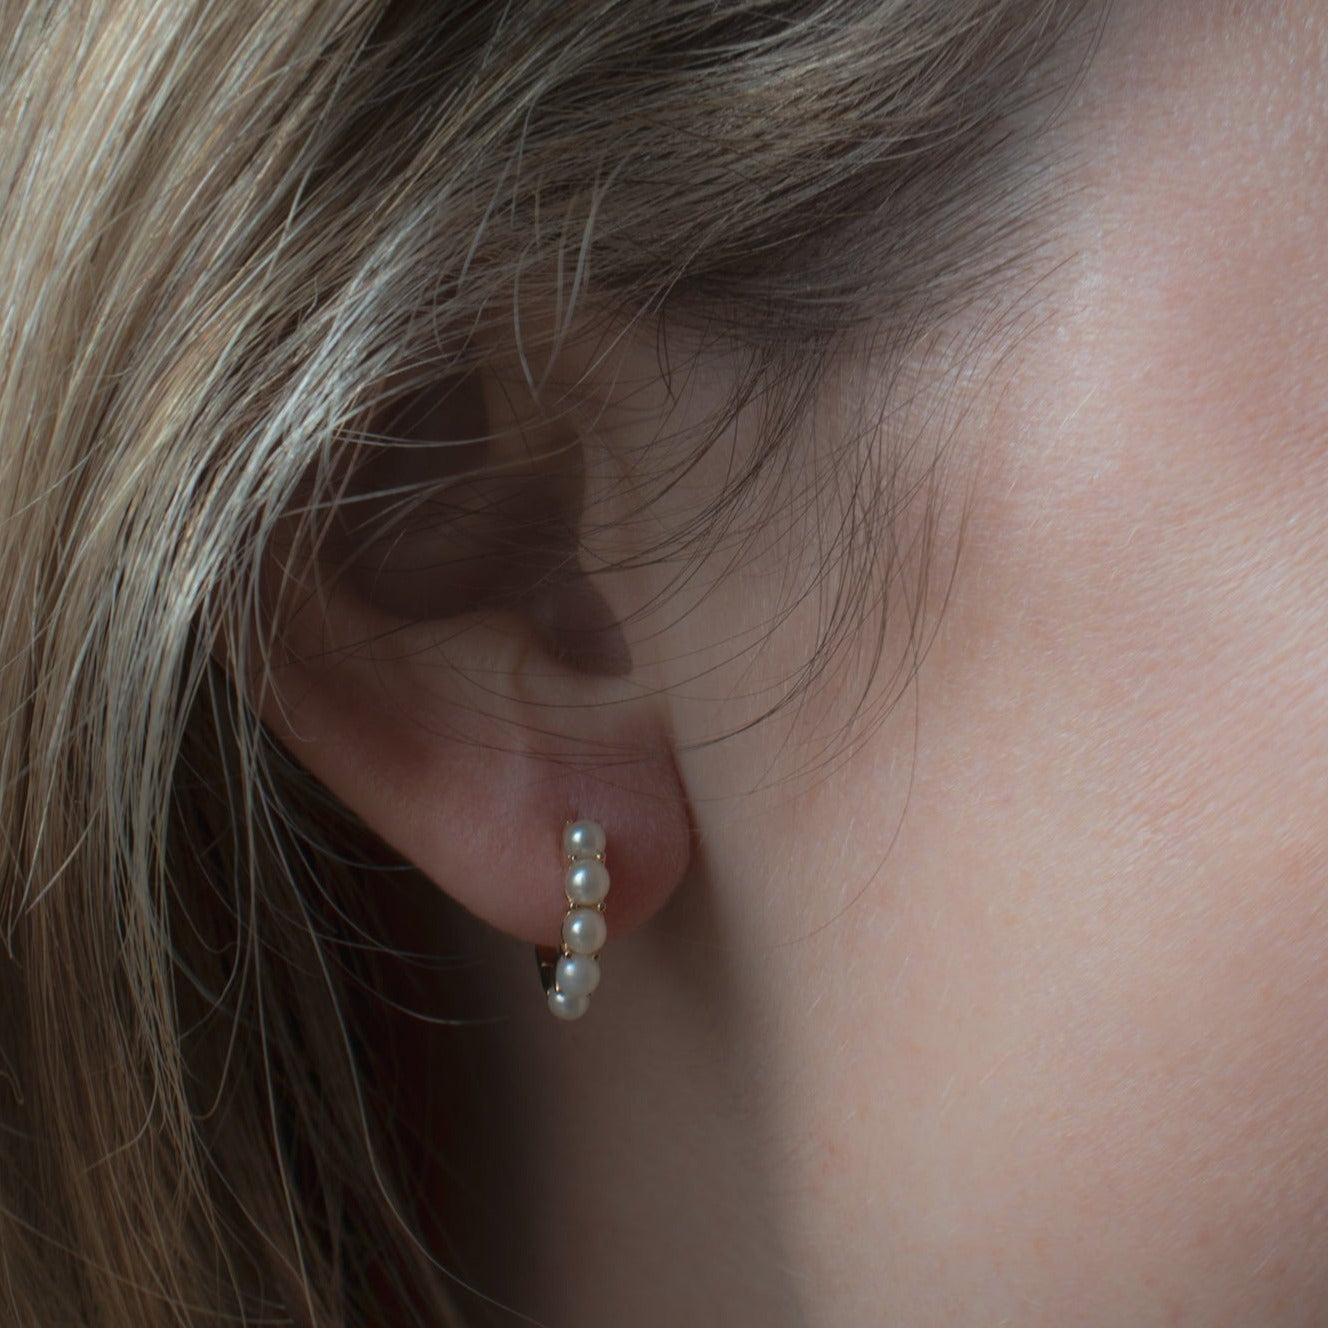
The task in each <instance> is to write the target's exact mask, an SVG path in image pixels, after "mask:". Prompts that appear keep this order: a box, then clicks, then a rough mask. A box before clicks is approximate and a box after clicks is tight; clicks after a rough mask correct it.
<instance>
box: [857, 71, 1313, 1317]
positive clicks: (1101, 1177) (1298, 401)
mask: <svg viewBox="0 0 1328 1328" xmlns="http://www.w3.org/2000/svg"><path fill="white" fill-rule="evenodd" d="M1316 58H1317V57H1316ZM1293 72H1294V71H1282V75H1281V76H1279V77H1278V78H1276V79H1272V78H1271V76H1269V75H1267V71H1264V72H1263V73H1262V74H1259V71H1257V70H1256V71H1255V72H1254V73H1252V74H1250V75H1249V80H1250V82H1249V86H1246V87H1243V88H1242V85H1241V81H1240V79H1239V78H1236V79H1235V80H1233V82H1232V84H1231V86H1230V87H1229V88H1228V90H1227V96H1228V100H1229V102H1232V103H1240V102H1241V97H1242V95H1247V96H1248V97H1250V98H1254V94H1255V93H1256V92H1258V93H1259V95H1260V96H1261V97H1263V98H1264V102H1263V103H1262V105H1263V110H1261V111H1256V109H1255V108H1252V107H1251V106H1249V105H1245V104H1243V103H1241V104H1240V105H1237V106H1236V107H1235V109H1233V110H1232V115H1233V117H1234V118H1236V119H1238V120H1240V122H1241V123H1244V124H1251V125H1258V124H1264V123H1268V122H1269V111H1268V107H1269V105H1273V104H1275V102H1276V97H1277V95H1278V93H1279V89H1280V90H1281V92H1285V93H1287V95H1291V93H1294V92H1295V90H1296V89H1297V88H1298V87H1300V86H1301V84H1300V83H1299V82H1297V78H1296V77H1293V76H1292V74H1293ZM1313 72H1314V71H1309V72H1308V73H1307V72H1305V71H1301V74H1300V75H1299V77H1301V78H1302V79H1303V78H1308V77H1309V76H1310V73H1313ZM1256 75H1257V77H1256ZM1261 79H1262V80H1263V81H1260V80H1261ZM1256 84H1257V86H1255V85H1256ZM1145 85H1146V79H1145ZM1268 98H1272V102H1269V101H1268ZM1197 100H1199V101H1202V99H1197ZM1254 100H1256V101H1257V100H1258V99H1257V98H1254ZM1139 116H1140V119H1139V121H1138V123H1137V124H1130V123H1127V124H1125V125H1122V126H1121V130H1120V131H1121V134H1122V138H1123V139H1125V138H1128V139H1129V140H1130V141H1131V143H1132V145H1133V146H1132V154H1133V155H1132V159H1133V160H1134V161H1135V162H1136V163H1137V162H1139V161H1140V160H1142V161H1145V162H1146V163H1147V170H1146V171H1143V170H1141V169H1140V168H1138V167H1137V166H1131V167H1130V168H1128V169H1127V168H1124V167H1122V168H1120V170H1119V171H1118V172H1117V173H1116V174H1114V175H1113V176H1112V178H1111V179H1110V180H1109V181H1108V180H1103V181H1099V183H1100V184H1101V185H1102V190H1101V194H1100V200H1099V202H1098V204H1097V205H1096V206H1095V207H1090V208H1089V209H1088V210H1087V212H1086V215H1085V217H1084V227H1085V229H1084V232H1083V233H1082V234H1079V235H1076V236H1073V237H1072V239H1071V243H1072V246H1073V247H1075V248H1076V249H1077V250H1079V251H1080V252H1082V253H1084V254H1085V255H1087V256H1086V257H1085V258H1084V260H1083V262H1082V264H1081V266H1080V269H1079V271H1080V274H1081V282H1080V285H1079V288H1078V290H1077V291H1076V292H1075V293H1074V296H1073V298H1072V299H1071V300H1070V301H1068V303H1067V308H1068V312H1067V313H1066V315H1065V317H1064V318H1063V319H1062V320H1061V321H1060V322H1059V323H1058V324H1056V325H1055V326H1048V327H1045V328H1044V329H1043V330H1042V331H1040V332H1039V333H1038V334H1037V335H1036V336H1035V337H1034V338H1031V339H1030V340H1029V341H1028V342H1027V343H1026V344H1025V346H1024V348H1023V350H1022V352H1021V355H1022V356H1023V364H1024V366H1025V368H1024V371H1023V373H1022V374H1020V375H1018V376H1017V377H1016V383H1015V387H1014V390H1013V392H1012V393H1011V395H1010V396H1009V397H1008V398H1007V400H1006V402H1005V403H1004V405H1003V410H1008V414H1002V415H1001V416H1000V418H999V419H998V420H997V422H996V426H995V428H994V429H993V430H992V434H993V436H994V437H995V438H996V439H998V440H1000V441H999V442H997V443H995V444H993V445H991V446H989V448H988V450H987V452H986V453H985V455H984V464H985V467H986V469H985V470H984V472H983V479H982V481H981V485H980V490H979V498H978V501H977V505H976V509H975V517H974V521H973V523H972V525H971V527H970V530H969V537H968V539H967V541H966V548H965V553H964V568H965V571H964V577H963V584H962V586H961V587H960V589H959V591H958V593H957V594H956V596H955V598H954V601H953V603H952V605H951V612H950V615H949V620H948V622H947V624H946V627H945V630H944V632H943V637H942V641H941V644H940V648H939V649H938V652H937V654H936V656H935V657H934V659H933V660H932V661H931V662H930V663H929V672H930V673H931V676H932V679H933V685H932V688H931V690H930V695H929V701H930V706H929V712H930V714H929V719H928V725H929V728H930V737H929V739H928V741H927V742H926V743H925V744H924V748H923V751H922V753H921V756H920V762H919V782H918V784H917V786H916V793H915V808H916V807H919V806H925V807H926V808H927V810H928V813H929V816H930V818H931V820H930V829H929V831H927V832H925V833H920V834H917V835H915V836H914V839H915V841H916V842H915V844H914V845H913V847H912V848H911V849H910V850H909V851H910V852H912V853H913V854H914V855H915V856H914V859H913V862H912V863H911V864H910V865H913V866H915V868H916V876H917V878H918V879H919V880H923V879H925V880H927V881H928V884H927V886H926V889H927V891H928V893H929V900H928V908H927V909H926V910H925V911H924V910H922V909H920V908H919V909H917V910H915V911H914V912H912V913H910V914H909V915H908V918H907V923H906V925H904V926H903V927H902V931H901V934H906V939H901V940H900V942H899V944H900V947H901V948H900V954H899V955H898V956H896V958H902V955H903V954H904V953H905V952H906V953H907V955H908V957H909V962H910V965H911V968H912V972H913V974H914V977H913V978H912V979H911V982H910V984H907V990H906V994H905V997H904V999H903V1001H902V1003H901V1005H900V1007H899V1011H897V1012H895V1013H891V1014H889V1015H888V1016H886V1017H885V1019H884V1021H883V1024H882V1029H883V1032H884V1033H885V1035H886V1036H888V1037H890V1038H892V1039H893V1040H894V1041H895V1043H896V1045H898V1046H900V1047H901V1048H902V1049H903V1055H904V1056H905V1058H906V1063H907V1065H908V1071H907V1074H908V1076H909V1077H911V1078H912V1081H913V1083H914V1084H918V1083H921V1084H925V1085H927V1086H928V1090H929V1091H930V1090H935V1092H934V1095H933V1096H930V1097H929V1096H927V1094H926V1093H924V1094H923V1096H922V1097H920V1098H918V1099H917V1101H918V1104H919V1105H918V1108H917V1114H916V1115H915V1116H913V1117H910V1118H909V1120H908V1124H907V1128H908V1130H909V1131H910V1133H911V1135H912V1139H911V1143H910V1148H909V1149H908V1150H905V1151H906V1152H907V1153H908V1155H909V1156H910V1158H911V1159H912V1161H911V1162H910V1164H909V1166H910V1169H911V1170H912V1171H913V1173H914V1174H915V1177H916V1186H915V1190H914V1193H915V1194H925V1195H926V1196H927V1199H926V1206H925V1217H926V1220H925V1221H924V1222H923V1223H922V1224H921V1225H920V1226H919V1225H918V1224H917V1223H916V1216H917V1215H916V1212H914V1213H911V1214H910V1215H909V1218H908V1221H909V1222H910V1223H912V1224H913V1229H914V1231H918V1230H920V1231H922V1232H924V1233H927V1232H930V1233H932V1234H933V1235H935V1236H936V1238H937V1242H938V1243H937V1245H936V1247H935V1248H940V1247H941V1246H940V1240H941V1236H940V1233H949V1234H948V1236H946V1237H945V1242H946V1243H945V1248H947V1249H949V1248H951V1247H952V1242H953V1240H954V1238H955V1235H956V1233H959V1234H960V1236H961V1238H962V1239H965V1240H968V1241H971V1242H972V1245H973V1247H974V1248H981V1249H982V1250H983V1251H984V1255H983V1258H984V1259H985V1260H986V1263H987V1266H988V1268H989V1269H990V1267H991V1266H992V1265H993V1263H994V1264H995V1265H996V1266H998V1267H999V1270H1000V1272H999V1277H1000V1278H1001V1279H1002V1280H1003V1281H1004V1282H1005V1284H1006V1287H1007V1289H1008V1292H1009V1295H1010V1296H1011V1298H1012V1303H1014V1304H1017V1303H1019V1297H1020V1295H1021V1294H1026V1295H1027V1296H1028V1297H1029V1298H1030V1299H1029V1301H1027V1302H1025V1303H1032V1298H1036V1299H1037V1301H1038V1304H1039V1305H1040V1309H1039V1311H1038V1313H1039V1315H1041V1316H1045V1315H1046V1314H1047V1313H1048V1311H1049V1309H1051V1308H1053V1307H1054V1308H1055V1309H1056V1310H1057V1311H1058V1312H1059V1313H1060V1315H1061V1316H1062V1317H1061V1319H1060V1321H1065V1322H1068V1321H1086V1322H1093V1323H1098V1322H1104V1323H1118V1322H1127V1321H1133V1322H1148V1323H1152V1322H1159V1321H1160V1322H1169V1321H1174V1322H1177V1323H1182V1322H1183V1323H1190V1322H1194V1323H1199V1322H1202V1323H1205V1324H1217V1323H1221V1324H1248V1323H1254V1322H1260V1323H1273V1322H1277V1323H1281V1322H1295V1323H1304V1322H1310V1321H1317V1319H1316V1318H1315V1311H1314V1308H1313V1307H1314V1306H1315V1305H1318V1306H1319V1307H1320V1308H1321V1307H1322V1305H1323V1304H1324V1303H1325V1298H1328V1271H1325V1270H1326V1269H1328V1260H1326V1259H1325V1254H1326V1253H1328V1244H1326V1242H1328V373H1325V369H1326V368H1328V362H1326V361H1325V354H1324V349H1323V348H1325V347H1328V289H1326V288H1325V287H1324V284H1323V280H1322V273H1323V272H1324V271H1326V270H1328V237H1326V236H1324V235H1323V234H1322V232H1323V229H1324V228H1323V227H1322V226H1321V225H1318V224H1316V225H1315V226H1314V227H1313V228H1311V227H1309V226H1307V224H1306V218H1307V217H1309V216H1315V217H1319V218H1321V217H1323V216H1328V187H1325V180H1326V179H1328V173H1325V171H1324V169H1323V168H1322V166H1320V165H1319V162H1321V161H1322V160H1324V159H1326V158H1325V157H1324V156H1322V155H1316V153H1322V150H1323V149H1324V148H1326V147H1328V144H1326V143H1324V142H1322V141H1321V140H1322V138H1323V131H1322V126H1321V125H1320V124H1319V123H1318V121H1316V120H1315V119H1314V118H1313V117H1305V118H1304V121H1303V123H1302V122H1296V123H1295V124H1294V125H1293V127H1292V128H1291V129H1288V130H1287V131H1286V132H1285V133H1283V134H1281V136H1280V137H1279V138H1278V141H1277V144H1273V143H1266V144H1262V145H1260V144H1259V143H1255V142H1249V143H1240V142H1236V143H1232V142H1230V141H1227V142H1226V143H1224V144H1222V143H1217V144H1214V145H1213V146H1212V147H1211V151H1209V152H1208V154H1207V155H1206V156H1205V157H1204V158H1203V160H1202V162H1198V163H1197V162H1196V161H1194V160H1193V159H1192V158H1191V156H1189V155H1187V152H1189V150H1190V145H1193V144H1195V143H1199V142H1203V141H1205V140H1204V136H1203V133H1202V131H1201V129H1200V128H1198V127H1197V126H1193V125H1191V126H1186V125H1183V124H1178V122H1177V115H1176V114H1172V115H1171V116H1170V118H1169V120H1168V121H1167V123H1166V135H1165V136H1164V135H1163V134H1162V132H1161V130H1159V128H1158V124H1157V121H1156V119H1155V118H1150V117H1151V112H1150V110H1149V108H1148V107H1147V106H1146V105H1145V106H1143V107H1141V108H1140V110H1139ZM1261 117H1262V118H1261ZM1181 118H1183V117H1181ZM1271 118H1272V119H1273V120H1276V119H1278V117H1277V116H1272V117H1271ZM1127 119H1128V117H1127ZM1164 138H1165V141H1164ZM1311 140H1312V141H1313V144H1314V145H1316V153H1310V152H1309V150H1308V149H1309V146H1310V145H1311ZM1182 147H1184V148H1185V149H1186V150H1185V151H1182V150H1181V148H1182ZM1256 149H1258V150H1256ZM1224 154H1229V155H1230V159H1228V157H1227V156H1226V155H1224ZM1307 162H1308V163H1310V165H1309V166H1308V167H1307V165H1306V163H1307ZM1200 167H1202V169H1201V168H1200ZM1136 170H1139V173H1137V174H1136V173H1135V172H1136ZM1231 179H1239V180H1241V181H1243V182H1244V183H1243V185H1242V186H1241V194H1242V197H1243V196H1244V195H1248V197H1247V198H1245V201H1244V202H1243V203H1242V201H1241V198H1239V197H1236V196H1235V195H1234V194H1233V191H1232V190H1231V189H1230V188H1228V187H1227V186H1226V184H1225V183H1224V182H1225V181H1228V180H1231ZM1108 185H1110V188H1108V187H1107V186H1108ZM1256 203H1257V206H1256ZM937 827H941V828H940V829H939V830H938V828H937ZM928 834H929V835H930V836H931V839H930V840H929V839H928V837H927V836H928ZM941 840H943V841H944V849H943V850H940V849H937V848H936V847H935V843H936V842H937V841H941ZM919 888H921V887H919ZM920 1029H921V1030H922V1034H921V1036H919V1030H920ZM924 1103H925V1104H926V1105H927V1107H929V1108H930V1111H927V1110H926V1109H925V1108H924V1105H923V1104H924ZM929 1117H930V1119H929ZM942 1119H943V1120H944V1128H943V1129H941V1128H937V1124H938V1123H939V1122H940V1121H941V1120H942ZM901 1223H902V1219H901ZM992 1233H998V1234H997V1237H996V1239H995V1241H994V1242H993V1236H992ZM905 1239H908V1237H905ZM915 1239H916V1237H915ZM994 1245H999V1246H1000V1247H1001V1252H1000V1253H996V1252H995V1251H994ZM928 1248H929V1247H928V1245H927V1237H926V1236H925V1234H924V1236H923V1238H922V1241H921V1245H920V1248H919V1251H918V1252H919V1255H920V1256H921V1257H926V1256H927V1251H928ZM938 1276H939V1273H938ZM1085 1297H1086V1298H1087V1299H1085ZM1108 1301H1110V1302H1111V1305H1112V1310H1111V1312H1110V1313H1108V1312H1107V1311H1106V1309H1105V1308H1104V1306H1105V1305H1106V1303H1107V1302H1108ZM1086 1304H1091V1305H1092V1306H1094V1307H1096V1309H1097V1311H1098V1313H1099V1317H1091V1316H1090V1318H1088V1319H1079V1318H1078V1317H1077V1316H1078V1315H1079V1314H1081V1313H1083V1312H1084V1306H1085V1305H1086ZM1164 1311H1165V1312H1164ZM1111 1314H1115V1315H1117V1316H1119V1315H1121V1314H1124V1317H1111ZM1131 1314H1133V1315H1136V1316H1137V1317H1135V1318H1133V1319H1131V1318H1130V1315H1131ZM1167 1314H1172V1315H1174V1316H1175V1317H1173V1318H1171V1319H1169V1318H1168V1317H1167ZM1306 1316H1309V1317H1306ZM1036 1321H1037V1322H1039V1323H1040V1322H1044V1321H1048V1322H1050V1321H1054V1315H1053V1318H1052V1319H1045V1318H1044V1317H1038V1318H1037V1319H1036Z"/></svg>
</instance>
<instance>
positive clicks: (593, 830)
mask: <svg viewBox="0 0 1328 1328" xmlns="http://www.w3.org/2000/svg"><path fill="white" fill-rule="evenodd" d="M604 851H605V840H604V828H603V826H601V825H599V824H597V823H596V822H595V821H569V822H568V823H567V824H566V825H565V826H563V861H564V863H565V864H566V871H565V872H564V874H563V893H564V894H565V895H566V898H567V912H566V913H565V914H564V915H563V929H562V937H561V939H560V943H559V945H558V947H557V948H556V949H555V948H553V947H546V948H543V949H540V950H538V951H537V952H536V955H537V958H538V959H539V965H540V976H541V978H542V979H543V982H544V990H545V991H546V992H547V994H548V1000H549V1010H550V1011H551V1012H552V1014H553V1015H554V1016H555V1017H556V1018H558V1019H580V1018H581V1016H582V1015H583V1014H585V1012H586V1011H587V1010H588V1009H590V993H591V992H593V991H594V990H595V988H596V987H598V986H599V952H600V951H601V950H602V949H603V948H604V942H605V941H606V940H608V937H609V928H608V924H607V923H606V922H605V921H604V900H605V897H606V896H607V895H608V893H609V870H608V868H607V867H605V865H604Z"/></svg>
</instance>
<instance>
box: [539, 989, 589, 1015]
mask: <svg viewBox="0 0 1328 1328" xmlns="http://www.w3.org/2000/svg"><path fill="white" fill-rule="evenodd" d="M588 1009H590V997H589V996H571V995H569V994H568V993H567V992H565V991H555V990H554V989H553V988H552V987H550V988H549V1010H550V1012H551V1013H552V1014H553V1015H554V1017H555V1018H557V1019H580V1018H581V1016H582V1015H583V1014H585V1012H586V1011H587V1010H588Z"/></svg>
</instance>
